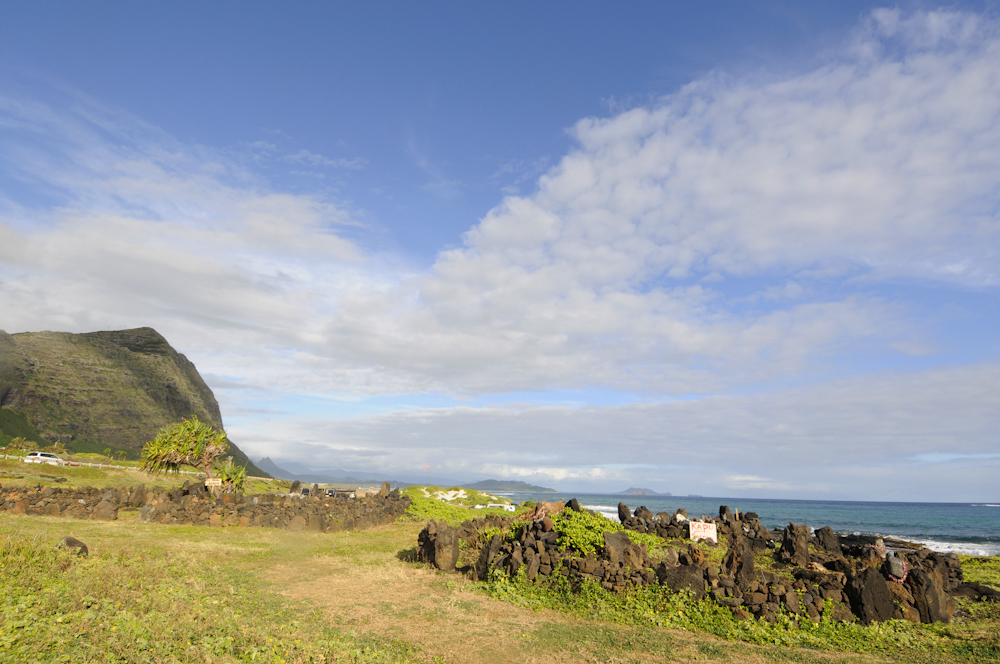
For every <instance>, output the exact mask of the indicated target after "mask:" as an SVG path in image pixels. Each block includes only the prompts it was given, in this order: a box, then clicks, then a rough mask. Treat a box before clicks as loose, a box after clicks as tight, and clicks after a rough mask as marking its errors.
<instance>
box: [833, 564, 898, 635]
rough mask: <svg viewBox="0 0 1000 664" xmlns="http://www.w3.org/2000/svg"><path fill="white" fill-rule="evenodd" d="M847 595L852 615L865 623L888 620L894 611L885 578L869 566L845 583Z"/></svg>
mask: <svg viewBox="0 0 1000 664" xmlns="http://www.w3.org/2000/svg"><path fill="white" fill-rule="evenodd" d="M845 590H846V591H847V597H848V599H850V601H851V609H852V610H853V611H854V615H856V616H857V617H858V619H859V620H860V621H861V622H862V623H863V624H865V625H867V624H869V623H872V622H884V621H886V620H890V619H892V617H893V614H894V613H895V605H894V604H893V603H892V595H891V594H890V593H889V588H888V586H887V585H886V583H885V578H884V577H883V576H882V575H881V574H879V573H878V571H877V570H875V569H873V568H871V567H865V568H864V570H863V571H862V572H860V573H858V575H857V576H855V577H853V578H852V579H851V581H850V583H848V584H847V588H846V589H845Z"/></svg>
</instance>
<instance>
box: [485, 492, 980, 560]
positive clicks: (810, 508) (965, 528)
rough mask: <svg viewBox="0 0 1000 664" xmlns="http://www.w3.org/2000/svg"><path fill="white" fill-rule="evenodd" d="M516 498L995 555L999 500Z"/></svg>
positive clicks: (614, 515) (613, 514) (611, 513)
mask: <svg viewBox="0 0 1000 664" xmlns="http://www.w3.org/2000/svg"><path fill="white" fill-rule="evenodd" d="M499 495H503V496H505V497H507V498H509V499H511V500H513V501H515V502H523V501H525V500H549V501H556V500H559V501H566V500H569V499H570V498H576V499H577V500H579V501H580V504H581V505H582V506H584V507H586V508H588V509H592V510H594V511H596V512H600V513H602V514H604V515H605V516H607V517H608V518H610V519H614V520H616V521H617V520H618V501H624V502H625V504H626V505H628V506H629V508H630V509H632V510H635V508H636V507H639V506H640V505H645V506H646V507H648V508H649V509H650V510H652V512H653V513H654V514H655V513H657V512H670V513H671V514H673V513H674V512H675V511H676V510H677V509H679V508H684V509H686V510H687V512H688V516H689V517H691V518H692V519H694V518H697V517H699V516H701V515H708V516H716V517H717V516H718V515H719V506H720V505H728V506H729V509H731V510H732V509H738V510H739V511H740V512H741V513H742V512H756V513H757V516H758V517H759V518H760V522H761V523H762V524H763V525H764V526H766V527H768V528H784V527H785V526H787V525H788V523H789V521H794V522H795V523H797V524H800V525H801V524H805V525H807V526H809V527H810V528H813V529H816V528H822V527H823V526H830V527H831V528H833V530H834V531H836V532H840V533H847V534H857V535H878V536H882V537H895V538H897V539H902V540H907V541H910V542H916V543H919V544H923V545H924V546H926V547H928V548H929V549H932V550H934V551H942V552H956V553H962V554H966V555H974V556H996V555H1000V502H998V503H875V502H854V501H833V500H830V501H827V500H768V499H761V498H709V497H700V496H698V497H694V496H624V495H620V494H585V493H576V494H570V493H522V492H517V493H507V492H502V493H500V494H499Z"/></svg>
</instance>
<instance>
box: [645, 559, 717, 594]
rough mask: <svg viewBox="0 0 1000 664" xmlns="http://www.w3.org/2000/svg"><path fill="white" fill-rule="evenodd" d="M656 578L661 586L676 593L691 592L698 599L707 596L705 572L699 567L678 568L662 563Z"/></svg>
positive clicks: (684, 566)
mask: <svg viewBox="0 0 1000 664" xmlns="http://www.w3.org/2000/svg"><path fill="white" fill-rule="evenodd" d="M656 578H657V580H658V581H659V582H660V584H661V585H664V586H666V587H668V588H670V589H671V590H674V591H677V592H679V591H682V590H687V591H690V592H691V594H692V595H694V597H695V598H696V599H701V598H702V597H704V596H705V572H704V570H702V569H701V568H700V567H698V566H697V565H678V566H677V567H672V566H669V565H667V564H665V563H661V564H660V566H659V568H657V570H656Z"/></svg>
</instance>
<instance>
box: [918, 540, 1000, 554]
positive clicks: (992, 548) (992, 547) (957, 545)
mask: <svg viewBox="0 0 1000 664" xmlns="http://www.w3.org/2000/svg"><path fill="white" fill-rule="evenodd" d="M906 541H907V542H913V543H914V544H921V545H923V546H926V547H927V548H928V549H930V550H931V551H937V552H938V553H961V554H962V555H964V556H1000V544H985V543H983V542H941V541H939V540H932V539H912V538H906Z"/></svg>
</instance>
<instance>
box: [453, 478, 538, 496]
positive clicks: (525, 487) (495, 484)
mask: <svg viewBox="0 0 1000 664" xmlns="http://www.w3.org/2000/svg"><path fill="white" fill-rule="evenodd" d="M463 486H464V487H465V488H466V489H475V490H476V491H530V492H531V493H555V492H556V490H555V489H549V488H547V487H544V486H535V485H534V484H528V483H527V482H517V481H514V480H483V481H482V482H476V483H475V484H464V485H463Z"/></svg>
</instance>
